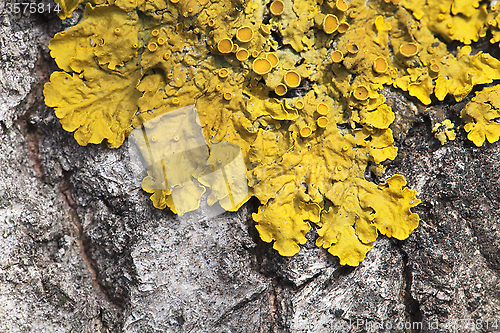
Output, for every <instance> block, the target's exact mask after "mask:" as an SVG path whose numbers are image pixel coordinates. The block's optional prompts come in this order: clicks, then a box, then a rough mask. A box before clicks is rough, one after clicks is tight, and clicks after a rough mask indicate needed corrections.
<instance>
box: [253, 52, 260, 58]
mask: <svg viewBox="0 0 500 333" xmlns="http://www.w3.org/2000/svg"><path fill="white" fill-rule="evenodd" d="M258 56H259V51H257V50H253V51H252V57H254V58H257V57H258Z"/></svg>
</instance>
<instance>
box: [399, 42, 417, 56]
mask: <svg viewBox="0 0 500 333" xmlns="http://www.w3.org/2000/svg"><path fill="white" fill-rule="evenodd" d="M399 52H400V53H401V54H402V55H403V56H405V57H413V56H414V55H415V54H417V52H418V46H417V44H415V43H406V44H401V46H400V47H399Z"/></svg>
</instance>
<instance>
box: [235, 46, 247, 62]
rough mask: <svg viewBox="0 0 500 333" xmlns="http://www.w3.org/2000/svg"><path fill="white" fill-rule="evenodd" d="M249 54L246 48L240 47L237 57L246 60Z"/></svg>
mask: <svg viewBox="0 0 500 333" xmlns="http://www.w3.org/2000/svg"><path fill="white" fill-rule="evenodd" d="M249 56H250V53H249V52H248V51H247V50H246V49H239V50H238V52H236V59H238V60H239V61H245V60H247V59H248V57H249Z"/></svg>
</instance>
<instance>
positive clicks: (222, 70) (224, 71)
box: [219, 68, 229, 79]
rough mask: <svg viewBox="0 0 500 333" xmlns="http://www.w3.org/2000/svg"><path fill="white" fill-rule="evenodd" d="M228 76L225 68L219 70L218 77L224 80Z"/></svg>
mask: <svg viewBox="0 0 500 333" xmlns="http://www.w3.org/2000/svg"><path fill="white" fill-rule="evenodd" d="M228 75H229V71H228V70H227V68H221V69H220V70H219V77H220V78H222V79H224V78H226V77H227V76H228Z"/></svg>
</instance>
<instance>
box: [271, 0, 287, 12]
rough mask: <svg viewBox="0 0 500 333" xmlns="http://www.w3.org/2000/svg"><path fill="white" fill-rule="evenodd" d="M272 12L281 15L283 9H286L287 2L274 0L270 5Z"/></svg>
mask: <svg viewBox="0 0 500 333" xmlns="http://www.w3.org/2000/svg"><path fill="white" fill-rule="evenodd" d="M269 10H270V11H271V14H273V15H281V13H283V10H285V4H284V3H283V1H281V0H274V1H273V2H272V3H271V6H270V7H269Z"/></svg>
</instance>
